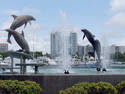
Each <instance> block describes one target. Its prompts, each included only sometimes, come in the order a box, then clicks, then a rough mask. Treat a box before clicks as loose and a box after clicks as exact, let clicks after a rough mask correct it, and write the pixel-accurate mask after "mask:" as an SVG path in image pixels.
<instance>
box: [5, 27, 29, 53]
mask: <svg viewBox="0 0 125 94" xmlns="http://www.w3.org/2000/svg"><path fill="white" fill-rule="evenodd" d="M4 31H7V32H8V33H10V34H11V35H13V37H14V39H15V41H16V42H17V44H18V45H19V46H20V47H21V48H22V51H23V52H25V53H29V52H30V49H29V45H28V43H27V41H26V40H25V38H24V35H23V31H22V34H20V33H19V32H17V31H14V30H12V29H5V30H4Z"/></svg>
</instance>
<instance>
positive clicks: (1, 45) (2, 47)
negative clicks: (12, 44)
mask: <svg viewBox="0 0 125 94" xmlns="http://www.w3.org/2000/svg"><path fill="white" fill-rule="evenodd" d="M7 51H8V44H7V43H0V52H7Z"/></svg>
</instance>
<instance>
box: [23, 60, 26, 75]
mask: <svg viewBox="0 0 125 94" xmlns="http://www.w3.org/2000/svg"><path fill="white" fill-rule="evenodd" d="M23 64H24V65H23V74H25V73H26V65H25V64H26V59H24V58H23Z"/></svg>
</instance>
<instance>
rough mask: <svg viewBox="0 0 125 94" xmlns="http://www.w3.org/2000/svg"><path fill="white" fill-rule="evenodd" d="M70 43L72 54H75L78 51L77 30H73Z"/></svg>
mask: <svg viewBox="0 0 125 94" xmlns="http://www.w3.org/2000/svg"><path fill="white" fill-rule="evenodd" d="M69 44H70V50H69V53H70V55H75V54H76V52H77V34H76V33H75V32H71V33H70V36H69Z"/></svg>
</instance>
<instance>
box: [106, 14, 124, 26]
mask: <svg viewBox="0 0 125 94" xmlns="http://www.w3.org/2000/svg"><path fill="white" fill-rule="evenodd" d="M107 24H108V25H120V26H125V13H122V12H121V13H118V14H116V15H114V16H113V17H112V18H111V19H110V20H109V21H108V22H107Z"/></svg>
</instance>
